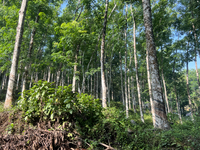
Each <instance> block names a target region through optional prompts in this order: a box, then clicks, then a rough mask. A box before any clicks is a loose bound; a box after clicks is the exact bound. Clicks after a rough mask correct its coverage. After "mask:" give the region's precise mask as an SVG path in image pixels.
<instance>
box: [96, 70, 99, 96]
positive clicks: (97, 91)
mask: <svg viewBox="0 0 200 150" xmlns="http://www.w3.org/2000/svg"><path fill="white" fill-rule="evenodd" d="M96 84H97V85H96V98H99V72H97V81H96Z"/></svg>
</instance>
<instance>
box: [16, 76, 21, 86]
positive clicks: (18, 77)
mask: <svg viewBox="0 0 200 150" xmlns="http://www.w3.org/2000/svg"><path fill="white" fill-rule="evenodd" d="M19 79H20V74H18V76H17V85H16V90H18V88H19Z"/></svg>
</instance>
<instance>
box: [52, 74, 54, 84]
mask: <svg viewBox="0 0 200 150" xmlns="http://www.w3.org/2000/svg"><path fill="white" fill-rule="evenodd" d="M53 81H54V80H53V73H52V74H51V82H53Z"/></svg>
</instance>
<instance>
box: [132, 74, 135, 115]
mask: <svg viewBox="0 0 200 150" xmlns="http://www.w3.org/2000/svg"><path fill="white" fill-rule="evenodd" d="M131 83H132V90H131V97H132V99H133V110H134V112H135V113H136V102H135V93H134V81H133V76H131Z"/></svg>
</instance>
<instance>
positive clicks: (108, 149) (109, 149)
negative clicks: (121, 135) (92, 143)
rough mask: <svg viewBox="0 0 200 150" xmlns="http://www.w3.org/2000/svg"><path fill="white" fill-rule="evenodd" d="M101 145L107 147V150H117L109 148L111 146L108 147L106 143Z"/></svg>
mask: <svg viewBox="0 0 200 150" xmlns="http://www.w3.org/2000/svg"><path fill="white" fill-rule="evenodd" d="M99 144H100V145H102V146H104V147H106V150H115V149H114V148H113V147H111V146H109V145H106V144H104V143H99Z"/></svg>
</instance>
